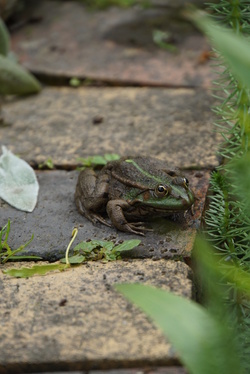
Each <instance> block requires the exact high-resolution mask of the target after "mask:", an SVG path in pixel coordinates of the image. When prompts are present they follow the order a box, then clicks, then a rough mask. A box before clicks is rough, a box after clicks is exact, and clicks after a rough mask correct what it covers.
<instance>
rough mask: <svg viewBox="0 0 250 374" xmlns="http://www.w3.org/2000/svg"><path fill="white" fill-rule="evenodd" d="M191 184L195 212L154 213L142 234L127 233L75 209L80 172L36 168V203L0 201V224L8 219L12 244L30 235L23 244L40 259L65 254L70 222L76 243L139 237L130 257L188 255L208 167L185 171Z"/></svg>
mask: <svg viewBox="0 0 250 374" xmlns="http://www.w3.org/2000/svg"><path fill="white" fill-rule="evenodd" d="M185 174H186V176H187V177H188V179H189V183H190V186H191V188H192V189H193V191H194V194H195V196H196V200H195V206H194V215H191V213H188V214H186V215H185V218H184V217H183V215H180V216H179V217H175V220H174V219H173V217H171V218H161V219H155V220H154V221H151V222H149V223H148V225H149V227H152V228H153V231H152V232H147V233H146V235H145V236H144V237H142V236H139V235H131V234H129V233H124V232H121V231H118V230H116V229H115V228H114V227H111V228H110V227H107V226H105V225H103V224H96V225H93V224H92V222H90V221H89V220H87V219H86V218H85V217H83V216H82V215H80V214H79V213H78V212H77V209H76V206H75V203H74V191H75V186H76V180H77V175H78V172H76V171H74V172H66V171H40V172H37V176H38V181H39V184H40V191H39V197H38V203H37V206H36V208H35V210H34V211H33V212H32V213H26V212H22V211H18V210H16V209H14V208H13V207H11V206H9V205H8V204H7V203H5V202H4V201H0V209H1V218H0V226H3V225H4V224H6V223H7V221H8V219H10V221H11V229H10V234H9V239H8V244H9V245H10V246H11V248H13V249H16V248H18V247H19V246H20V245H22V244H24V243H26V242H27V241H28V240H29V239H30V238H31V236H32V235H34V239H33V241H32V242H31V243H30V244H29V245H28V247H26V248H25V253H26V254H27V255H36V256H40V257H41V258H42V259H43V260H48V261H55V260H58V259H60V258H62V257H64V255H65V250H66V248H67V245H68V243H69V241H70V238H71V233H72V230H73V228H74V227H78V230H79V233H78V236H77V239H76V240H75V242H74V244H78V243H79V242H81V241H89V240H94V239H97V240H112V241H113V242H114V243H117V244H118V243H120V242H123V241H124V240H127V239H133V238H137V239H140V240H141V243H140V245H139V246H138V247H136V248H134V249H132V250H131V251H128V252H124V256H126V257H129V258H154V259H159V258H180V257H189V256H190V254H191V250H192V247H193V243H194V239H195V235H196V231H197V229H198V228H199V226H200V220H201V216H202V213H203V209H204V204H205V197H206V192H207V188H208V183H209V175H210V173H209V171H186V172H185Z"/></svg>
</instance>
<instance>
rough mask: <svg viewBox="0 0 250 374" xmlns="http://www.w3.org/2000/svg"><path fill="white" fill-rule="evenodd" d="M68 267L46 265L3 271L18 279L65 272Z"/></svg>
mask: <svg viewBox="0 0 250 374" xmlns="http://www.w3.org/2000/svg"><path fill="white" fill-rule="evenodd" d="M66 268H67V265H62V264H46V265H34V266H32V267H31V268H21V269H8V270H3V273H4V274H8V275H11V276H12V277H16V278H29V277H32V276H33V275H44V274H46V273H48V272H49V271H54V270H60V271H62V270H65V269H66Z"/></svg>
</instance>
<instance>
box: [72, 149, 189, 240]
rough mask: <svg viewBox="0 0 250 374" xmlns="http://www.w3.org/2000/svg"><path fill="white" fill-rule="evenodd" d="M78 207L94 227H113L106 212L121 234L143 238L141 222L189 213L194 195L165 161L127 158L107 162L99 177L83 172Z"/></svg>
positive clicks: (186, 181)
mask: <svg viewBox="0 0 250 374" xmlns="http://www.w3.org/2000/svg"><path fill="white" fill-rule="evenodd" d="M75 203H76V206H77V208H78V211H79V212H80V213H81V214H83V215H84V216H85V217H86V218H88V219H89V220H90V221H92V222H93V223H96V222H101V223H103V224H105V225H107V226H111V225H110V224H109V223H108V222H107V221H106V220H105V218H104V217H103V216H102V213H104V212H105V211H106V213H107V214H108V216H109V218H110V220H111V222H112V224H113V226H115V227H116V228H117V229H118V230H121V231H125V232H130V233H134V234H138V235H144V233H143V232H144V231H146V230H147V229H146V228H145V227H143V222H141V221H145V220H148V219H149V218H150V217H161V216H166V215H168V214H170V213H176V212H180V211H186V210H188V209H190V208H191V207H192V205H193V203H194V194H193V192H192V190H191V189H190V188H189V185H188V180H187V178H185V177H184V176H182V175H181V174H180V173H179V172H178V171H177V170H175V169H172V168H169V167H168V166H167V165H166V163H165V162H164V161H160V160H158V159H155V158H147V157H139V156H136V157H132V156H128V157H123V158H121V159H120V160H118V161H110V162H108V163H107V165H106V166H104V168H103V169H102V170H101V171H100V172H99V173H96V172H95V171H94V170H93V169H90V168H87V169H85V170H83V171H82V172H81V173H80V174H79V177H78V181H77V185H76V191H75ZM138 221H139V222H138Z"/></svg>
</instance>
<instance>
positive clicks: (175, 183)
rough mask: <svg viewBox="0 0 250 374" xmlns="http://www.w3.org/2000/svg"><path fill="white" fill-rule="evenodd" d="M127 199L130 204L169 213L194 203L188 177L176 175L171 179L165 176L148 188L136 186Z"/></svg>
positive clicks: (185, 208) (183, 209)
mask: <svg viewBox="0 0 250 374" xmlns="http://www.w3.org/2000/svg"><path fill="white" fill-rule="evenodd" d="M144 187H145V186H144ZM131 192H132V191H131ZM129 200H130V204H131V205H137V206H144V207H147V208H148V209H149V210H150V208H152V209H153V210H154V211H159V212H160V211H164V212H169V213H170V212H178V211H185V210H187V209H189V208H191V206H192V205H193V203H194V194H193V192H192V190H191V189H190V188H189V182H188V179H187V178H185V177H181V176H177V177H172V178H171V179H169V178H167V179H166V180H163V181H162V182H159V183H156V184H155V185H154V186H149V187H148V188H140V189H139V190H138V188H137V189H136V190H134V192H133V193H132V195H130V199H129Z"/></svg>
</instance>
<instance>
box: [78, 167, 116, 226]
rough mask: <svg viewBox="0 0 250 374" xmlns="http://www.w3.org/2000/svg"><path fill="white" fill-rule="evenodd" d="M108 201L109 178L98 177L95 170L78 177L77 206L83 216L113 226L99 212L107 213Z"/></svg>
mask: <svg viewBox="0 0 250 374" xmlns="http://www.w3.org/2000/svg"><path fill="white" fill-rule="evenodd" d="M107 200H108V176H107V175H106V174H101V175H100V176H99V175H96V173H95V172H94V170H93V169H85V170H83V171H82V172H81V173H80V174H79V177H78V181H77V185H76V192H75V204H76V207H77V209H78V211H79V213H81V214H82V215H84V216H85V217H86V218H88V219H89V220H90V221H91V222H93V223H97V222H101V223H103V224H104V225H106V226H109V227H110V226H111V225H110V224H109V223H108V222H107V221H106V220H105V219H104V218H103V217H102V216H101V215H99V214H98V213H97V212H99V211H105V209H104V208H105V205H106V203H107Z"/></svg>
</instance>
